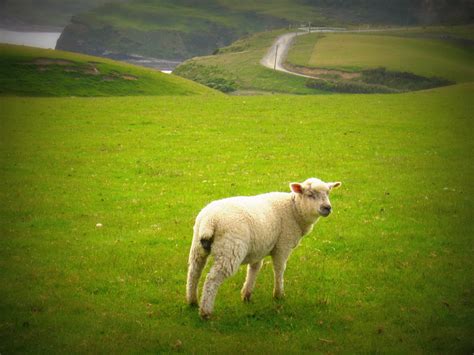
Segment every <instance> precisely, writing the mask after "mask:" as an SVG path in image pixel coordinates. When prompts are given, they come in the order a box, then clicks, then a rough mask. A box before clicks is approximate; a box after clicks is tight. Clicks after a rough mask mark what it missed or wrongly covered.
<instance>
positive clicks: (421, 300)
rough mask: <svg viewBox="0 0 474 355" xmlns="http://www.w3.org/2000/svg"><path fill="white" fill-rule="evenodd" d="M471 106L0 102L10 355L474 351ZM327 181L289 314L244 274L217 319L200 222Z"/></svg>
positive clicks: (409, 96)
mask: <svg viewBox="0 0 474 355" xmlns="http://www.w3.org/2000/svg"><path fill="white" fill-rule="evenodd" d="M473 94H474V85H473V84H472V83H465V84H460V85H453V86H449V87H445V88H439V89H434V90H427V91H420V92H414V93H405V94H394V95H326V96H290V95H278V96H270V97H267V96H254V97H228V96H224V95H222V96H220V95H219V96H214V97H211V96H207V97H204V96H192V97H190V96H149V97H146V96H142V97H107V98H97V97H95V98H71V97H63V98H26V97H23V98H19V97H16V98H15V97H9V98H6V97H3V98H0V105H1V107H2V110H1V112H0V122H1V145H0V158H1V178H0V184H1V189H0V192H1V200H2V204H1V207H0V213H1V219H0V221H1V223H0V233H1V236H2V241H1V243H2V247H1V248H0V284H1V285H2V299H1V302H0V352H1V353H5V354H8V353H24V352H35V353H49V352H55V353H71V352H74V353H77V352H88V353H90V352H93V353H97V352H103V353H104V352H106V353H116V352H127V353H131V352H133V353H136V352H155V353H156V352H172V351H183V352H190V353H207V352H230V353H232V352H240V353H243V352H251V353H270V352H277V353H288V352H293V353H299V352H331V353H334V352H349V353H351V352H362V353H367V352H392V353H443V354H444V353H472V351H473V349H474V343H473V338H472V329H473V327H474V324H473V320H474V306H473V301H472V300H473V299H474V289H473V284H472V280H473V276H474V275H473V270H474V265H473V264H474V260H473V258H472V253H473V248H474V245H473V238H472V237H473V222H472V221H473V219H472V217H473V215H472V211H473V198H474V190H473V185H472V181H473V178H474V171H473V169H474V168H473V165H472V156H473V153H474V143H473V140H472V135H473V133H474V132H473V121H472V112H473V109H474V107H473V104H472V100H471V98H472V95H473ZM310 176H316V177H320V178H322V179H325V180H340V181H342V183H343V186H342V187H341V188H340V189H338V190H337V191H335V192H334V194H333V196H332V205H333V208H334V214H333V215H331V217H329V218H328V219H324V220H321V221H320V222H319V224H318V225H317V226H316V228H315V230H314V231H313V232H312V233H311V234H310V235H309V236H307V237H305V238H304V239H303V240H302V243H301V246H300V247H299V248H297V249H296V250H295V252H294V253H293V255H292V257H291V258H290V259H289V264H288V269H287V273H286V294H287V297H286V299H285V300H283V301H278V302H276V301H273V300H272V297H271V289H272V281H273V276H272V270H271V265H270V264H269V263H265V265H264V267H263V269H262V272H261V273H260V275H259V278H258V279H257V286H256V290H255V293H254V298H253V301H252V302H251V303H250V304H243V303H242V302H241V301H240V297H239V296H240V295H239V290H240V288H241V284H242V283H243V279H244V276H245V275H244V273H245V270H244V268H241V270H240V271H239V273H238V274H237V275H236V276H234V277H233V278H231V279H229V280H228V281H227V282H226V283H224V285H223V286H222V288H221V289H220V291H219V295H218V297H217V301H216V309H215V317H214V318H213V319H212V320H211V321H209V322H203V321H201V320H200V319H199V317H198V314H197V310H196V309H194V308H189V307H188V306H187V305H186V304H185V300H184V291H185V280H186V267H187V265H186V264H187V255H188V250H189V246H190V241H191V234H192V225H193V220H194V218H195V216H196V214H197V213H198V212H199V210H200V209H201V208H202V207H203V206H204V205H205V204H206V203H208V202H209V201H211V200H214V199H217V198H222V197H227V196H231V195H250V194H257V193H263V192H267V191H274V190H277V191H287V190H288V183H289V182H291V181H295V180H296V181H300V180H303V179H306V178H307V177H310ZM97 224H100V225H102V227H97Z"/></svg>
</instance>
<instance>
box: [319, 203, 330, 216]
mask: <svg viewBox="0 0 474 355" xmlns="http://www.w3.org/2000/svg"><path fill="white" fill-rule="evenodd" d="M321 211H322V212H324V213H327V214H329V213H330V212H331V206H329V205H323V206H321Z"/></svg>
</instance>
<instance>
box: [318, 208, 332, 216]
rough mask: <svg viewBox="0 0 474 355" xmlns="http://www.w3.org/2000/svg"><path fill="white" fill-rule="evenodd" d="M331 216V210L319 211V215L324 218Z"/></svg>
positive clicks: (322, 209) (323, 209)
mask: <svg viewBox="0 0 474 355" xmlns="http://www.w3.org/2000/svg"><path fill="white" fill-rule="evenodd" d="M330 214H331V209H329V208H321V209H320V210H319V215H320V216H322V217H327V216H329V215H330Z"/></svg>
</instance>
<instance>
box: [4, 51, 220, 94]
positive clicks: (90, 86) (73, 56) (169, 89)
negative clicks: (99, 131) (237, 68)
mask: <svg viewBox="0 0 474 355" xmlns="http://www.w3.org/2000/svg"><path fill="white" fill-rule="evenodd" d="M0 82H1V85H0V95H3V96H4V95H23V96H123V95H127V96H131V95H201V94H209V95H218V94H219V93H218V92H216V91H214V90H211V89H209V88H207V87H205V86H203V85H200V84H197V83H195V82H192V81H189V80H184V79H183V78H180V77H177V76H175V75H167V74H163V73H161V72H159V71H156V70H152V69H147V68H143V67H138V66H134V65H130V64H126V63H123V62H116V61H113V60H108V59H104V58H99V57H92V56H86V55H82V54H77V53H72V52H63V51H57V50H48V49H39V48H32V47H25V46H15V45H9V44H0Z"/></svg>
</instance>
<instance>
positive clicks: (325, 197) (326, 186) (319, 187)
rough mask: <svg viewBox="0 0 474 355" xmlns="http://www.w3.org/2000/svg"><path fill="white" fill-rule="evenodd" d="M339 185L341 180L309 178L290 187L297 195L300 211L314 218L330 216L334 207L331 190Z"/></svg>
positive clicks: (296, 200) (296, 199)
mask: <svg viewBox="0 0 474 355" xmlns="http://www.w3.org/2000/svg"><path fill="white" fill-rule="evenodd" d="M339 186H341V183H340V182H324V181H321V180H319V179H316V178H309V179H308V180H306V181H304V182H301V183H299V182H293V183H291V184H290V189H291V191H292V192H293V193H294V195H295V202H296V203H297V205H298V209H299V210H300V213H303V214H304V215H305V216H306V217H308V218H311V219H312V218H317V217H319V216H322V217H327V216H329V214H330V213H331V209H332V207H331V202H330V201H329V192H330V191H331V190H332V189H333V188H337V187H339Z"/></svg>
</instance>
